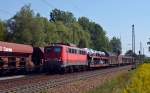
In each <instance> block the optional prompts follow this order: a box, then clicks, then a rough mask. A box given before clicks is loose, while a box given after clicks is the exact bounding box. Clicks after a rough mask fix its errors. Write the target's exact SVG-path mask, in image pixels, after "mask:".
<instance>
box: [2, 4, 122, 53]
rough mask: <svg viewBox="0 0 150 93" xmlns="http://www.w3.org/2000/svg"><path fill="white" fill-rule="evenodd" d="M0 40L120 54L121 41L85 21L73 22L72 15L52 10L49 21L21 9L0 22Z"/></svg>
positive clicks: (28, 7) (28, 10) (85, 19)
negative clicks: (61, 43)
mask: <svg viewBox="0 0 150 93" xmlns="http://www.w3.org/2000/svg"><path fill="white" fill-rule="evenodd" d="M0 40H1V41H8V42H15V43H22V44H30V45H33V46H41V47H42V46H45V45H49V44H50V43H58V42H63V43H74V44H76V45H78V46H79V47H88V48H93V49H96V50H105V51H112V52H114V53H120V52H121V41H120V39H119V38H116V37H113V38H112V39H111V40H109V38H108V37H107V36H106V31H104V29H103V28H102V27H101V26H100V25H99V24H98V23H96V22H93V21H90V20H89V19H88V18H87V17H79V18H76V17H75V16H74V15H73V13H71V12H68V11H62V10H59V9H53V10H52V11H51V12H50V15H49V18H46V17H43V16H41V15H40V13H36V14H35V12H34V10H32V9H31V6H30V5H25V6H23V7H22V8H21V9H20V11H18V12H17V13H16V14H15V15H14V16H13V17H12V18H10V19H8V20H5V21H2V20H0Z"/></svg>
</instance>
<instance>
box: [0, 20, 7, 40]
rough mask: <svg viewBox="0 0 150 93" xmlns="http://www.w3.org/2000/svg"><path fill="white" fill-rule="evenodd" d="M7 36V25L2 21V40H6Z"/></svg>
mask: <svg viewBox="0 0 150 93" xmlns="http://www.w3.org/2000/svg"><path fill="white" fill-rule="evenodd" d="M5 37H6V26H5V24H4V22H2V21H0V40H2V41H3V40H5Z"/></svg>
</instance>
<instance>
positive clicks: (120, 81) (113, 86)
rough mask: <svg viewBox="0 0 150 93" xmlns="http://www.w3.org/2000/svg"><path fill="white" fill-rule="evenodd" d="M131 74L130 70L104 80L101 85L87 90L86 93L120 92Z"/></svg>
mask: <svg viewBox="0 0 150 93" xmlns="http://www.w3.org/2000/svg"><path fill="white" fill-rule="evenodd" d="M131 74H132V73H131V72H130V73H123V74H121V75H119V76H117V77H116V78H114V79H112V80H109V81H108V82H105V83H104V84H103V85H102V86H99V87H97V88H96V89H94V90H91V91H89V92H88V93H121V92H122V90H123V88H124V87H125V86H126V85H127V83H128V81H129V79H130V78H131Z"/></svg>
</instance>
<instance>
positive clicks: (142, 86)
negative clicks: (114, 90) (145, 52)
mask: <svg viewBox="0 0 150 93" xmlns="http://www.w3.org/2000/svg"><path fill="white" fill-rule="evenodd" d="M123 93H150V64H143V65H141V66H140V67H139V68H138V69H137V70H136V72H135V73H134V74H133V77H132V78H131V82H130V84H128V86H126V87H125V88H124V91H123Z"/></svg>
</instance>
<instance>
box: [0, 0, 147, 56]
mask: <svg viewBox="0 0 150 93" xmlns="http://www.w3.org/2000/svg"><path fill="white" fill-rule="evenodd" d="M29 3H30V4H31V8H32V9H33V10H34V11H35V12H39V13H40V14H41V15H42V16H45V17H48V18H49V11H51V10H52V9H54V8H58V9H61V10H65V11H70V12H72V13H73V14H74V15H75V16H76V17H77V18H78V17H81V16H86V17H88V18H89V19H90V20H92V21H95V22H97V23H99V24H100V25H101V26H102V27H103V28H104V30H105V31H106V32H107V36H108V37H109V38H112V37H113V36H116V37H121V40H122V47H123V52H125V51H126V50H128V49H131V25H132V24H135V35H136V51H138V50H139V48H140V41H141V42H142V45H143V47H144V49H145V54H147V55H150V53H149V52H148V48H147V45H146V42H147V41H148V38H150V25H149V24H150V0H3V1H1V3H0V19H2V20H6V19H9V18H10V17H12V16H13V15H14V14H15V13H16V12H17V11H19V10H20V8H21V7H22V6H23V5H25V4H29Z"/></svg>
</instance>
